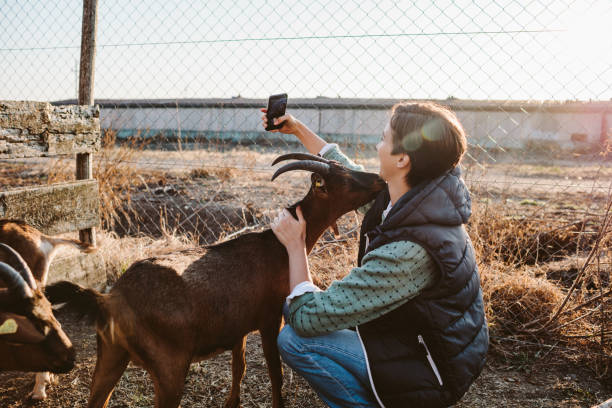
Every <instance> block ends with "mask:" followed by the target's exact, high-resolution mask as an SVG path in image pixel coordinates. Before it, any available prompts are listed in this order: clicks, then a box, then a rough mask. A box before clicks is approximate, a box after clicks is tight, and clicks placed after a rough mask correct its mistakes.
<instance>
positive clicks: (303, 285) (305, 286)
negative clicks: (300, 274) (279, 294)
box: [287, 281, 321, 303]
mask: <svg viewBox="0 0 612 408" xmlns="http://www.w3.org/2000/svg"><path fill="white" fill-rule="evenodd" d="M319 291H321V289H320V288H319V287H318V286H317V285H315V284H314V283H312V282H311V281H304V282H300V283H298V284H297V285H295V287H294V288H293V290H292V291H291V293H290V294H289V296H287V302H288V303H291V301H292V300H293V298H296V297H298V296H302V295H303V294H304V293H308V292H319Z"/></svg>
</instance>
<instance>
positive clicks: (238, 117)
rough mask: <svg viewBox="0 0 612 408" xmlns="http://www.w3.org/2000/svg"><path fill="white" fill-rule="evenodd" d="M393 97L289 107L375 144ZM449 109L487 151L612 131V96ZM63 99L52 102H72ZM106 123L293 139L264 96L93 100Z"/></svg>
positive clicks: (232, 138) (311, 121) (574, 144)
mask: <svg viewBox="0 0 612 408" xmlns="http://www.w3.org/2000/svg"><path fill="white" fill-rule="evenodd" d="M395 102H397V101H396V100H390V99H343V98H342V99H341V98H326V97H318V98H312V99H290V100H289V105H288V111H290V112H291V113H293V114H294V116H296V117H298V118H299V119H300V120H301V121H303V122H304V123H306V124H307V125H308V126H309V127H310V128H311V129H313V130H314V131H315V132H317V133H318V134H320V135H322V136H324V137H325V138H326V139H328V140H331V141H335V142H338V143H347V144H355V143H361V144H363V145H365V146H373V145H375V144H376V143H377V142H378V140H379V139H380V133H381V129H383V128H384V125H385V123H386V120H387V119H388V111H389V108H390V107H391V106H392V105H393V104H394V103H395ZM437 102H439V103H441V104H443V105H446V106H449V107H450V108H452V109H453V110H454V111H455V112H456V113H457V115H458V117H459V119H460V121H461V122H462V123H463V125H464V127H465V129H466V132H467V134H468V141H469V142H470V144H471V145H473V146H477V147H478V146H480V147H482V148H483V149H486V150H495V149H520V150H530V149H534V148H539V149H576V148H579V149H580V148H587V147H589V146H591V147H592V146H597V145H603V144H604V143H606V142H607V141H609V140H610V138H611V137H612V135H611V132H610V127H611V126H612V101H596V102H576V101H567V102H555V101H476V100H459V99H452V98H451V99H447V100H443V101H437ZM70 103H74V101H70V100H68V101H58V102H55V103H54V104H58V105H60V104H70ZM95 103H96V104H98V105H99V106H100V108H101V112H100V121H101V127H102V128H103V129H115V130H117V132H118V136H119V138H127V137H130V136H134V135H140V136H142V137H160V136H161V137H163V139H164V140H167V141H173V140H177V139H179V138H180V139H181V140H182V141H184V142H190V141H196V140H199V141H202V140H222V141H227V142H233V143H241V144H249V143H257V144H264V145H265V144H273V143H274V142H280V141H283V140H284V141H285V142H291V141H292V140H293V139H292V138H291V137H290V136H285V135H282V134H280V133H269V132H265V131H263V129H262V127H261V121H260V115H261V114H260V112H259V108H261V107H265V106H266V103H267V101H266V100H265V99H246V98H241V97H237V98H231V99H177V100H169V99H157V100H156V99H149V100H145V99H143V100H110V99H98V100H96V101H95Z"/></svg>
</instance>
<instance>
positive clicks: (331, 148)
mask: <svg viewBox="0 0 612 408" xmlns="http://www.w3.org/2000/svg"><path fill="white" fill-rule="evenodd" d="M319 156H321V157H323V158H325V159H329V160H335V161H337V162H338V163H340V164H342V165H344V166H346V167H348V168H349V169H351V170H357V171H364V170H365V168H364V167H363V166H362V165H360V164H357V163H355V162H354V161H352V160H351V159H349V158H348V156H346V155H345V154H344V153H343V152H342V151H341V150H340V147H339V146H338V145H337V144H336V143H328V144H326V145H325V146H323V148H322V149H321V151H320V152H319ZM370 207H372V203H371V202H370V203H367V204H365V205H363V206H361V207H359V208H358V209H357V212H359V213H361V214H365V213H367V212H368V210H369V209H370Z"/></svg>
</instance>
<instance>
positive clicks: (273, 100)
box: [266, 93, 287, 130]
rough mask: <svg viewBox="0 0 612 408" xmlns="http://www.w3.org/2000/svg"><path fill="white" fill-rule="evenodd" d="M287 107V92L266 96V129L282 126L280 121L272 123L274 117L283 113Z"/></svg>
mask: <svg viewBox="0 0 612 408" xmlns="http://www.w3.org/2000/svg"><path fill="white" fill-rule="evenodd" d="M286 108H287V94H286V93H284V94H278V95H271V96H270V98H268V112H267V113H266V117H267V118H268V126H266V130H273V129H280V128H282V127H283V123H284V122H281V123H279V124H278V125H275V124H274V118H278V117H280V116H283V115H284V114H285V109H286Z"/></svg>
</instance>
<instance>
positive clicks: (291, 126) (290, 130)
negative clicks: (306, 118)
mask: <svg viewBox="0 0 612 408" xmlns="http://www.w3.org/2000/svg"><path fill="white" fill-rule="evenodd" d="M260 110H261V111H262V112H263V115H261V123H262V125H263V127H264V129H265V128H267V127H268V115H267V113H268V110H267V109H266V108H261V109H260ZM273 120H274V124H275V125H277V124H279V123H283V122H284V123H283V126H282V127H281V128H280V129H272V130H269V132H281V133H285V134H289V135H295V133H296V132H297V130H298V124H299V121H298V120H297V119H296V118H294V117H293V115H291V114H289V113H286V114H284V115H283V116H279V117H278V118H274V119H273Z"/></svg>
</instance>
